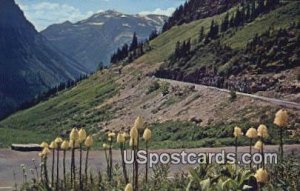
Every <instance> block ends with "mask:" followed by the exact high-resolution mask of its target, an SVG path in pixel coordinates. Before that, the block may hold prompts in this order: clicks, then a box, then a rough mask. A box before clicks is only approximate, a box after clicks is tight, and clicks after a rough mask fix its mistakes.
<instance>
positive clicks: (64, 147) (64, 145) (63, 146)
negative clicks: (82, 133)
mask: <svg viewBox="0 0 300 191" xmlns="http://www.w3.org/2000/svg"><path fill="white" fill-rule="evenodd" d="M61 149H62V150H68V149H69V142H68V141H67V140H64V141H63V142H62V144H61Z"/></svg>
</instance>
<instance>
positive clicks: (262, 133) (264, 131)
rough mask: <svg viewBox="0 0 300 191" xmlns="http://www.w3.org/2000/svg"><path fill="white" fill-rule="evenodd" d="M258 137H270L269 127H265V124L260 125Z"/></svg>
mask: <svg viewBox="0 0 300 191" xmlns="http://www.w3.org/2000/svg"><path fill="white" fill-rule="evenodd" d="M257 136H259V137H262V138H267V137H269V133H268V128H267V126H265V125H263V124H261V125H259V126H258V128H257Z"/></svg>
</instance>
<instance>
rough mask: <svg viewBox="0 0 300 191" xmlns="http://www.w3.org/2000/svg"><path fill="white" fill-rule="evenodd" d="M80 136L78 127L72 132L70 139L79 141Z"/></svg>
mask: <svg viewBox="0 0 300 191" xmlns="http://www.w3.org/2000/svg"><path fill="white" fill-rule="evenodd" d="M78 138H79V134H78V130H77V129H76V128H73V129H72V131H71V133H70V140H71V141H77V140H78Z"/></svg>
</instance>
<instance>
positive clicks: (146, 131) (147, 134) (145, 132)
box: [143, 128, 152, 142]
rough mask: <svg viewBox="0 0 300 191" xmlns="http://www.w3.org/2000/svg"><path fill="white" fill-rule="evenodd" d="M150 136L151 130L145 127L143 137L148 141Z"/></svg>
mask: <svg viewBox="0 0 300 191" xmlns="http://www.w3.org/2000/svg"><path fill="white" fill-rule="evenodd" d="M151 138H152V132H151V130H150V129H148V128H146V129H145V131H144V134H143V139H144V140H145V141H146V142H148V141H149V140H150V139H151Z"/></svg>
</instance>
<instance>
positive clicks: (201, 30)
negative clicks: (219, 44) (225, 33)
mask: <svg viewBox="0 0 300 191" xmlns="http://www.w3.org/2000/svg"><path fill="white" fill-rule="evenodd" d="M204 37H205V34H204V27H203V26H202V27H201V29H200V32H199V42H202V41H203V39H204Z"/></svg>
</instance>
